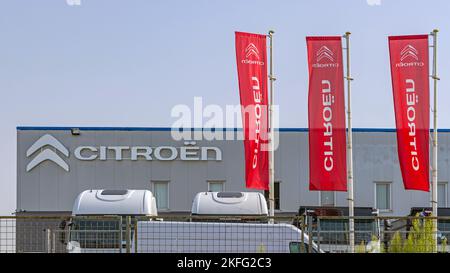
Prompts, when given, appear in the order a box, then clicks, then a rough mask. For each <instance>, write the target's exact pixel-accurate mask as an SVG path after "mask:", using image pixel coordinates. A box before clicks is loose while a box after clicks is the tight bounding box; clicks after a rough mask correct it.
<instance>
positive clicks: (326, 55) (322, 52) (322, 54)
mask: <svg viewBox="0 0 450 273" xmlns="http://www.w3.org/2000/svg"><path fill="white" fill-rule="evenodd" d="M333 55H334V54H333V51H331V49H329V48H328V47H327V46H322V47H321V48H319V50H318V51H317V53H316V57H317V62H320V61H322V60H328V61H330V62H332V63H333V62H334V57H333Z"/></svg>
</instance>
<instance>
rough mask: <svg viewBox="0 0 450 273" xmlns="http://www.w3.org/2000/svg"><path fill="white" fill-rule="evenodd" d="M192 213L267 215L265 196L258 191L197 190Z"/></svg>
mask: <svg viewBox="0 0 450 273" xmlns="http://www.w3.org/2000/svg"><path fill="white" fill-rule="evenodd" d="M191 213H192V215H241V216H245V215H249V216H267V215H268V210H267V203H266V198H264V195H262V194H261V193H259V192H199V193H197V195H196V196H195V198H194V202H193V204H192V211H191Z"/></svg>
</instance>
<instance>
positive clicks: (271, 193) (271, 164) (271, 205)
mask: <svg viewBox="0 0 450 273" xmlns="http://www.w3.org/2000/svg"><path fill="white" fill-rule="evenodd" d="M274 33H275V31H273V30H269V58H270V67H269V80H270V101H269V126H270V136H269V216H270V217H274V215H275V196H274V180H275V170H274V166H275V163H274V159H275V157H274V152H275V151H274V144H273V139H274V128H273V127H274V124H273V82H274V81H275V80H276V79H275V77H274V75H273V59H272V57H273V34H274ZM270 221H271V222H273V218H272V219H271V220H270Z"/></svg>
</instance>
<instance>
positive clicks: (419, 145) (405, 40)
mask: <svg viewBox="0 0 450 273" xmlns="http://www.w3.org/2000/svg"><path fill="white" fill-rule="evenodd" d="M389 54H390V61H391V76H392V91H393V95H394V108H395V123H396V127H397V149H398V158H399V162H400V169H401V171H402V177H403V184H404V186H405V189H407V190H421V191H429V190H430V182H429V170H430V166H429V149H430V146H429V145H430V144H429V134H430V112H429V107H430V93H429V85H430V83H429V52H428V35H410V36H390V37H389Z"/></svg>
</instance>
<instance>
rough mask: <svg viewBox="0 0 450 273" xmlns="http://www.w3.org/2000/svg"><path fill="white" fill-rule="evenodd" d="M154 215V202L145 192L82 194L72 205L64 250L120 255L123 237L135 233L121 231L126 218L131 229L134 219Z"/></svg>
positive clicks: (94, 192) (155, 214) (108, 191)
mask: <svg viewBox="0 0 450 273" xmlns="http://www.w3.org/2000/svg"><path fill="white" fill-rule="evenodd" d="M157 215H158V211H157V208H156V199H155V197H154V196H153V194H152V192H151V191H148V190H108V189H92V190H86V191H83V192H81V193H80V194H79V195H78V197H77V198H76V199H75V202H74V205H73V209H72V218H71V223H70V224H69V229H68V236H67V237H68V242H67V245H66V250H67V251H68V252H70V253H79V252H100V251H101V252H117V251H118V252H122V250H123V245H125V244H126V237H127V236H128V237H133V234H132V233H133V232H134V229H133V228H132V229H130V230H129V231H128V232H129V233H130V234H128V235H127V234H126V231H125V230H123V227H124V226H126V221H127V218H128V219H130V224H131V226H134V224H135V222H136V217H139V216H157ZM108 216H109V218H108ZM128 216H129V217H128Z"/></svg>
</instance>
